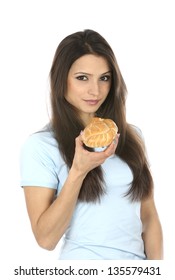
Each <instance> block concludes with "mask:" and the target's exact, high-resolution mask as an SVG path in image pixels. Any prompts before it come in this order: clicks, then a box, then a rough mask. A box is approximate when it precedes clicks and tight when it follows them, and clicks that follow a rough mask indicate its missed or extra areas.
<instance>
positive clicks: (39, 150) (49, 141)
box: [21, 124, 59, 157]
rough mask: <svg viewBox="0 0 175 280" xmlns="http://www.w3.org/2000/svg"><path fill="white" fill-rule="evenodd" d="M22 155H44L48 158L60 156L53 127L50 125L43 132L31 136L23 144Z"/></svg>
mask: <svg viewBox="0 0 175 280" xmlns="http://www.w3.org/2000/svg"><path fill="white" fill-rule="evenodd" d="M21 153H23V154H28V155H29V154H30V153H31V154H44V155H45V156H48V157H55V155H57V156H58V153H59V149H58V143H57V141H56V139H55V137H54V132H53V130H52V128H51V126H50V125H49V124H48V125H46V126H45V127H44V128H42V129H41V130H39V131H36V132H34V133H32V134H30V135H29V136H28V137H27V138H26V139H25V140H24V142H23V144H22V147H21Z"/></svg>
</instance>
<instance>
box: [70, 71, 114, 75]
mask: <svg viewBox="0 0 175 280" xmlns="http://www.w3.org/2000/svg"><path fill="white" fill-rule="evenodd" d="M78 74H81V75H82V74H83V75H89V76H90V75H92V74H90V73H87V72H84V71H79V72H76V73H74V75H78ZM106 74H111V71H110V70H109V71H107V72H105V73H102V74H100V76H102V75H106Z"/></svg>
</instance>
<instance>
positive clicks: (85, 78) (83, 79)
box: [77, 76, 87, 81]
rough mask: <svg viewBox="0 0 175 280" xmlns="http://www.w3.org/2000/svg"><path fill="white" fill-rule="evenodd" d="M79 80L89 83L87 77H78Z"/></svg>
mask: <svg viewBox="0 0 175 280" xmlns="http://www.w3.org/2000/svg"><path fill="white" fill-rule="evenodd" d="M77 80H80V81H87V77H86V76H78V77H77Z"/></svg>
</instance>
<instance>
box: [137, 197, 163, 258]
mask: <svg viewBox="0 0 175 280" xmlns="http://www.w3.org/2000/svg"><path fill="white" fill-rule="evenodd" d="M141 219H142V223H143V241H144V246H145V254H146V256H147V259H148V260H162V259H163V234H162V228H161V224H160V221H159V217H158V213H157V210H156V206H155V203H154V198H153V195H152V196H151V197H150V198H148V199H146V200H144V201H142V203H141Z"/></svg>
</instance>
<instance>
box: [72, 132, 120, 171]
mask: <svg viewBox="0 0 175 280" xmlns="http://www.w3.org/2000/svg"><path fill="white" fill-rule="evenodd" d="M118 140H119V134H117V136H116V138H115V140H114V141H113V142H112V143H111V144H110V145H109V147H108V148H107V149H106V150H104V151H103V152H89V151H87V150H86V149H84V147H83V141H82V135H79V136H78V137H77V138H76V139H75V141H76V143H75V144H76V145H75V155H74V159H73V163H72V167H71V169H74V170H76V172H79V174H82V175H85V176H86V175H87V173H88V172H89V171H91V170H92V169H94V168H95V167H97V166H99V165H101V164H102V163H103V162H104V161H105V160H106V159H107V158H108V157H110V156H111V155H113V154H114V153H115V150H116V148H117V145H118Z"/></svg>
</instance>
